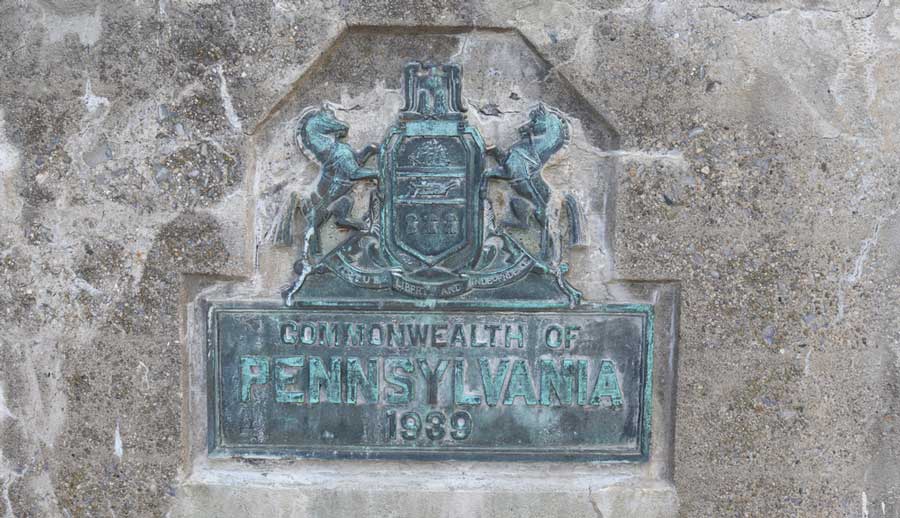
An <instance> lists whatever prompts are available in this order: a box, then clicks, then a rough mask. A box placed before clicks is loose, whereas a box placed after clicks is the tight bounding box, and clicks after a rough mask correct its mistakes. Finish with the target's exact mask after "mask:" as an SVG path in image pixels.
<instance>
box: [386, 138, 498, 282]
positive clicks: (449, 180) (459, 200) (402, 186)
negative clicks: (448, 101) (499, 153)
mask: <svg viewBox="0 0 900 518" xmlns="http://www.w3.org/2000/svg"><path fill="white" fill-rule="evenodd" d="M473 132H474V130H473V129H471V128H468V127H465V126H463V125H461V124H459V121H458V120H429V121H422V122H418V123H415V122H413V123H407V124H406V125H405V127H404V128H403V129H398V130H397V132H396V134H394V135H392V137H389V139H388V143H387V144H388V145H387V146H386V148H387V150H388V152H387V157H386V158H387V160H386V161H385V162H384V163H383V166H384V167H385V170H384V171H383V174H384V179H385V187H386V195H387V200H386V203H385V213H384V218H385V221H384V228H385V230H386V231H387V232H385V235H386V241H385V248H386V249H387V250H388V251H389V252H390V253H391V254H392V255H394V256H395V257H398V258H400V259H401V260H400V261H399V262H400V264H402V265H405V266H412V265H414V264H415V263H416V262H420V263H422V264H421V265H420V266H423V267H438V266H439V267H443V268H445V269H449V270H457V269H459V268H462V267H465V266H468V265H470V264H471V263H472V262H473V260H474V259H475V256H476V255H477V253H478V251H479V250H480V246H481V214H482V203H481V198H480V186H481V173H482V167H483V166H482V163H483V160H482V154H483V151H482V150H481V146H480V145H479V144H480V140H481V139H480V138H476V137H475V136H473ZM410 258H412V259H413V260H412V261H410V260H409V259H410ZM403 259H407V260H403ZM411 263H412V264H411Z"/></svg>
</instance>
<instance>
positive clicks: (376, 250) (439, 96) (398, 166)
mask: <svg viewBox="0 0 900 518" xmlns="http://www.w3.org/2000/svg"><path fill="white" fill-rule="evenodd" d="M403 86H404V95H405V106H403V108H402V110H401V112H400V114H399V116H398V119H397V121H396V123H395V124H394V125H393V126H392V127H391V128H390V130H389V131H388V133H387V136H386V137H385V139H384V141H383V142H382V143H381V144H380V145H375V144H371V145H368V146H366V147H364V148H363V149H361V150H358V151H357V150H354V149H352V148H351V147H350V145H349V144H347V143H346V142H344V141H343V139H344V138H345V137H346V136H347V132H348V131H349V127H348V125H347V124H346V123H344V122H342V121H341V120H339V119H338V118H337V116H336V115H335V113H334V111H333V110H332V109H330V108H329V107H328V106H327V105H326V106H323V107H321V108H311V109H307V110H306V111H305V112H304V114H303V116H302V117H301V118H300V121H299V123H298V127H297V139H296V140H297V143H298V145H299V146H300V147H301V148H302V149H303V151H304V152H306V153H307V154H308V155H311V157H312V158H314V159H315V160H316V161H317V162H318V163H319V165H320V170H321V172H320V177H319V181H318V185H317V187H316V190H315V192H314V193H313V194H312V195H311V196H309V197H308V198H307V199H305V200H302V201H301V202H300V203H296V204H295V205H294V206H292V208H291V211H290V213H289V215H288V217H287V219H286V222H287V223H288V224H287V225H284V229H285V231H284V232H283V233H282V235H283V236H285V238H284V241H285V242H290V241H291V239H290V236H291V233H292V232H293V231H292V229H291V226H290V224H289V223H290V220H291V218H292V216H293V212H294V208H296V209H299V211H300V213H301V214H302V215H303V220H304V221H305V228H304V229H303V232H302V236H303V238H302V244H301V245H300V246H299V247H298V248H299V257H298V260H297V261H296V263H295V265H294V270H295V272H296V274H297V278H296V281H295V282H294V283H293V285H292V286H290V287H289V288H287V289H286V290H285V292H284V294H283V295H284V298H285V303H286V305H288V306H294V305H296V304H300V303H302V302H303V301H310V300H315V301H322V300H338V299H341V300H347V299H358V298H371V299H373V300H396V299H399V300H410V299H412V300H416V299H424V300H429V299H445V300H460V301H462V302H468V303H474V305H475V306H477V305H478V303H479V302H483V301H486V300H504V301H510V300H521V301H524V302H526V303H527V302H528V301H532V302H535V303H536V304H534V305H535V306H539V305H541V303H549V304H553V303H556V304H562V303H564V304H567V305H570V306H574V305H577V304H578V303H579V301H580V297H581V294H580V293H579V292H578V291H577V290H575V289H574V288H573V287H572V286H570V285H569V283H568V282H567V281H566V279H565V273H566V271H567V269H568V268H567V266H566V264H565V263H564V262H563V261H562V260H561V257H560V255H561V254H560V253H558V252H556V253H554V250H557V251H558V250H560V247H561V244H560V241H561V240H562V236H561V235H559V233H554V232H553V231H552V230H551V228H550V223H549V218H548V208H549V207H548V204H549V203H550V199H551V197H550V193H551V191H550V187H549V186H548V184H547V183H546V182H545V181H544V179H543V178H542V177H541V170H542V168H543V166H544V164H545V163H546V162H547V161H548V160H549V159H550V158H551V156H553V155H554V154H555V153H557V152H559V151H560V150H561V149H562V148H563V146H564V145H565V144H566V142H567V141H568V139H569V131H570V129H569V123H568V122H567V121H566V119H565V118H564V117H563V116H562V115H561V114H560V113H559V112H558V111H557V110H555V109H553V108H550V107H548V106H545V105H543V104H541V105H538V106H537V107H535V108H534V109H532V110H531V111H530V113H529V115H528V120H527V122H526V123H525V124H523V125H522V126H521V127H520V128H519V134H520V139H519V140H518V141H517V142H516V143H515V144H514V145H512V146H511V147H510V149H508V150H507V151H503V150H500V149H498V148H496V147H491V148H487V147H486V146H485V143H484V140H483V139H482V136H481V134H480V133H479V131H478V130H477V129H476V128H474V127H473V126H471V125H469V123H468V122H467V120H466V116H465V108H464V107H463V105H462V102H461V89H462V72H461V69H460V67H459V66H457V65H453V64H445V65H430V64H428V65H424V64H421V63H411V64H408V65H407V66H406V67H405V68H404V70H403ZM376 155H377V166H375V167H372V166H369V165H367V164H369V163H370V162H374V161H375V156H376ZM489 161H490V162H492V164H493V165H492V164H491V163H489ZM361 180H375V181H376V182H377V188H376V189H375V190H374V191H373V192H372V195H371V196H370V197H369V207H368V210H367V211H366V215H365V217H363V218H357V219H354V218H353V217H352V215H351V214H352V207H353V201H352V197H351V196H350V193H351V190H352V189H353V186H354V183H355V182H358V181H361ZM504 182H505V183H507V185H508V187H509V191H510V192H511V195H510V199H509V203H508V204H507V206H506V207H504V212H505V213H506V214H505V215H504V217H502V218H501V217H498V216H497V215H496V214H495V209H494V207H493V204H492V203H491V201H490V197H489V196H488V193H489V190H490V189H491V188H495V187H494V186H497V185H500V184H502V183H504ZM566 205H567V206H566V210H567V212H568V214H569V216H570V222H571V225H570V228H569V230H568V237H569V240H576V239H577V233H578V232H580V229H579V228H577V227H578V225H577V224H576V223H577V215H576V214H575V213H577V211H578V208H577V203H576V202H575V200H574V198H572V197H566ZM329 221H331V222H332V223H333V224H335V225H337V226H339V227H342V228H344V229H346V230H349V235H348V237H347V238H346V239H345V240H344V241H342V242H341V243H340V244H338V245H337V246H335V247H334V248H332V249H330V250H323V246H322V240H321V239H320V233H321V232H322V228H323V225H325V224H326V222H329ZM517 228H518V229H519V230H518V233H519V235H521V233H522V232H523V230H522V229H533V231H534V234H535V235H534V236H533V239H531V241H532V242H533V243H534V244H535V245H534V246H531V247H530V248H529V247H528V246H526V245H525V244H524V243H523V242H521V240H520V238H519V239H517V238H514V237H513V234H514V232H512V230H513V229H517ZM297 233H298V234H300V232H297ZM554 243H556V245H557V246H554Z"/></svg>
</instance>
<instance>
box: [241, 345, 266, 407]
mask: <svg viewBox="0 0 900 518" xmlns="http://www.w3.org/2000/svg"><path fill="white" fill-rule="evenodd" d="M268 382H269V359H268V358H266V357H265V356H241V401H247V400H248V399H250V389H251V388H252V387H253V385H264V384H266V383H268Z"/></svg>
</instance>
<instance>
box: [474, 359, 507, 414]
mask: <svg viewBox="0 0 900 518" xmlns="http://www.w3.org/2000/svg"><path fill="white" fill-rule="evenodd" d="M478 364H479V366H480V367H481V384H482V386H483V387H484V401H485V403H487V404H488V406H496V405H497V402H498V401H500V391H501V390H503V382H504V381H505V380H506V371H507V370H508V369H509V360H507V359H505V358H504V359H502V360H500V363H499V364H498V365H497V373H496V374H494V375H491V363H490V361H489V360H488V359H487V358H479V359H478Z"/></svg>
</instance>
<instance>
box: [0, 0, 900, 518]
mask: <svg viewBox="0 0 900 518" xmlns="http://www.w3.org/2000/svg"><path fill="white" fill-rule="evenodd" d="M895 4H896V2H894V1H892V0H848V1H841V0H808V1H799V0H797V1H792V0H783V1H772V2H756V1H754V2H749V1H748V2H741V1H732V0H726V1H721V2H716V3H706V2H699V1H678V0H669V1H655V0H653V1H637V0H634V1H632V0H600V1H597V2H591V1H584V2H574V3H563V2H524V1H521V2H516V1H485V2H415V3H413V2H409V3H404V2H398V1H395V0H383V1H366V2H356V1H352V0H348V1H343V0H342V1H340V2H330V1H324V2H319V1H309V2H305V1H304V2H300V1H296V2H292V1H288V0H273V1H271V2H262V1H259V2H250V1H241V0H235V1H215V0H134V1H99V0H67V1H62V0H9V1H6V2H2V3H0V209H2V210H0V278H2V279H3V283H2V285H3V286H4V288H5V289H2V290H0V329H2V331H0V484H2V486H0V489H2V490H0V510H2V512H3V513H4V515H5V516H6V517H22V516H78V517H80V516H165V515H166V514H167V513H168V512H170V511H171V510H173V509H175V508H176V501H177V500H178V498H179V494H180V492H181V491H182V483H183V481H184V480H186V478H187V477H188V476H189V475H190V471H191V468H192V464H191V459H192V457H191V449H192V448H194V447H196V444H193V443H194V442H195V441H194V439H193V438H192V437H191V430H190V425H189V416H190V415H191V405H192V404H193V403H192V398H191V395H192V394H193V392H194V391H195V390H196V387H194V386H193V384H192V383H191V380H190V377H189V376H188V372H189V370H190V362H191V358H190V356H189V352H188V348H187V345H186V344H187V342H188V340H189V338H190V336H191V334H192V333H194V332H195V330H193V329H191V328H190V327H189V326H188V322H189V319H188V309H187V308H188V303H189V302H192V301H194V300H195V299H196V297H197V295H198V294H200V293H202V292H203V291H204V290H206V289H207V288H208V287H210V286H222V285H225V284H227V283H230V282H234V283H255V284H256V285H258V286H260V287H262V288H264V289H268V290H270V291H271V290H273V289H275V290H277V287H278V286H279V285H280V284H281V283H283V282H284V281H285V280H286V278H287V277H286V276H288V275H289V268H288V267H286V265H289V264H290V260H291V254H290V252H287V251H284V250H278V249H277V248H276V247H273V246H271V245H270V244H269V243H267V241H266V230H267V228H268V225H269V223H270V220H269V219H268V218H271V216H272V214H273V213H274V212H277V207H278V204H279V203H280V202H281V199H280V198H279V196H280V192H281V191H280V190H281V189H282V188H283V187H284V186H285V185H286V184H287V183H289V182H291V181H293V180H290V179H289V178H290V176H291V175H292V174H301V175H304V174H305V175H306V176H307V177H308V178H307V180H303V182H308V181H310V177H311V175H312V174H313V173H312V172H308V173H306V172H303V171H311V170H309V168H306V169H304V168H305V167H306V166H305V165H304V163H303V162H302V161H303V158H302V156H300V155H299V152H298V151H297V150H296V149H292V148H290V147H289V146H288V144H287V143H285V142H281V141H279V140H278V136H277V135H280V134H281V133H280V132H282V131H283V130H285V128H288V126H289V124H290V120H291V117H293V116H295V115H296V113H297V109H299V108H301V107H302V106H304V105H306V104H310V103H318V102H322V101H323V100H328V101H331V102H334V103H339V104H340V106H342V107H343V109H344V110H346V111H345V115H346V116H347V117H348V118H352V117H358V118H359V119H360V120H359V122H355V125H354V128H360V132H361V136H360V138H361V139H362V138H363V136H366V137H367V138H368V136H376V137H377V135H378V131H379V128H380V127H379V126H368V127H367V126H366V125H365V121H364V119H366V115H365V114H371V113H378V111H377V110H378V109H379V107H378V106H376V104H383V105H389V104H390V103H391V102H394V101H392V99H393V100H395V99H396V97H397V95H396V94H397V91H398V88H399V85H398V84H397V83H398V81H397V78H398V77H399V76H398V75H397V74H396V73H395V72H394V70H393V69H391V70H389V71H385V69H386V68H389V67H393V66H394V65H393V64H394V62H395V61H398V60H400V59H401V58H405V57H407V56H418V57H420V58H421V59H428V58H441V59H443V58H449V59H455V60H458V61H461V62H464V65H465V66H466V67H467V68H466V74H467V75H466V77H467V80H468V82H467V83H466V84H467V86H466V88H467V89H471V91H472V92H473V93H472V97H471V98H469V99H467V102H469V103H470V114H471V115H470V116H471V117H472V118H473V119H475V120H477V122H478V124H480V125H481V126H482V127H483V128H487V129H486V130H485V133H486V135H492V134H493V133H491V131H490V128H493V127H496V126H497V125H498V124H499V125H502V124H508V122H507V118H508V119H509V120H518V119H517V117H519V115H517V114H519V111H518V110H520V109H521V108H520V106H519V104H517V101H516V99H515V98H516V97H520V98H521V99H523V101H522V102H524V101H525V100H528V99H544V100H546V101H547V102H551V103H553V104H554V105H557V106H560V107H561V108H562V109H564V110H565V111H566V113H568V114H571V115H572V117H573V119H574V120H576V121H577V123H576V129H577V130H578V135H580V137H579V138H580V140H578V141H577V142H578V145H577V146H573V149H574V150H573V152H575V153H585V154H592V155H595V156H597V157H599V160H601V162H602V163H608V164H609V166H608V167H602V168H600V170H590V171H581V172H578V173H577V174H576V175H575V176H574V177H572V179H571V180H568V181H572V182H576V183H577V182H584V183H583V184H582V185H580V187H581V188H583V189H584V190H585V193H583V196H585V197H586V198H585V199H588V198H589V196H590V194H591V193H593V194H594V195H597V193H601V194H603V196H595V198H594V199H595V200H599V201H597V204H598V206H596V207H593V209H592V210H593V211H594V213H595V214H600V215H602V216H603V221H602V222H600V223H597V224H596V225H594V226H593V227H591V228H592V229H593V232H592V234H593V235H592V237H593V241H592V244H591V246H592V247H593V248H591V252H587V253H586V255H583V256H582V257H581V263H578V264H580V266H581V269H582V271H584V270H586V269H587V270H589V269H590V268H595V269H597V270H598V271H599V270H602V272H603V273H602V277H604V278H606V279H645V280H646V279H650V280H676V281H680V283H681V290H682V295H681V296H682V307H681V339H680V358H679V364H678V371H679V385H678V394H677V413H676V416H677V417H676V419H677V420H676V434H675V477H674V480H675V484H676V487H677V490H678V498H679V500H680V515H681V516H685V517H701V516H765V517H775V516H829V517H830V516H848V517H851V516H852V517H872V518H874V517H897V516H900V451H898V450H900V415H898V412H900V356H898V355H900V333H898V331H897V327H898V324H900V311H898V309H897V308H896V306H895V302H896V301H897V300H898V299H900V281H898V278H900V260H898V255H900V214H898V210H897V208H898V204H900V175H898V174H897V170H898V166H900V158H898V156H900V109H898V108H897V105H898V103H900V5H895ZM492 64H493V65H492ZM379 74H383V75H385V77H388V78H393V79H381V76H380V75H379ZM517 74H519V75H517ZM523 78H529V79H523ZM391 81H394V83H391ZM384 110H386V111H388V112H391V113H392V112H393V108H390V109H389V108H384ZM358 111H359V112H361V113H360V114H358V115H357V112H358ZM379 117H380V116H379ZM510 124H511V122H510ZM504 127H505V126H504ZM370 134H371V135H370ZM355 138H356V137H355V136H354V137H353V138H351V140H354V139H355ZM497 138H498V139H500V138H501V137H499V136H498V137H497ZM360 142H362V140H360ZM562 169H564V168H561V170H562ZM295 170H299V171H301V172H300V173H293V172H292V171H295ZM560 174H562V175H569V174H575V173H571V172H569V171H565V170H562V173H560ZM565 178H569V177H568V176H565ZM303 182H301V183H303ZM592 186H596V187H592ZM599 205H602V206H599ZM591 290H593V291H591ZM602 291H603V287H602V286H600V285H598V286H590V290H589V292H592V293H598V294H599V293H601V292H602ZM509 492H510V494H515V488H514V487H512V488H511V489H509ZM263 496H264V495H263ZM504 498H511V497H509V495H507V496H506V497H504ZM548 498H549V497H548ZM503 501H504V500H501V502H503ZM389 504H390V501H389V500H388V501H387V502H385V503H384V504H383V505H385V506H389ZM248 505H250V504H248ZM497 505H499V504H496V503H495V504H492V505H486V506H485V507H483V508H478V509H469V510H466V511H465V513H463V514H464V515H471V516H476V515H478V513H485V514H483V515H485V516H488V515H490V513H498V514H499V513H501V512H502V508H500V507H497ZM526 505H530V504H526ZM553 505H555V506H565V505H566V499H565V498H559V499H557V500H554V503H553ZM347 509H350V508H349V507H348V508H347ZM572 509H573V513H583V512H587V513H592V512H593V511H595V510H597V508H596V506H593V507H592V506H591V505H590V502H588V501H587V500H585V501H578V502H575V501H573V502H572ZM230 511H233V512H236V513H237V512H241V511H240V510H230ZM362 511H364V510H362ZM279 512H280V513H285V514H284V516H289V515H291V514H290V512H291V511H290V509H273V511H272V515H276V516H277V515H279V514H277V513H279ZM354 512H361V511H360V510H356V509H354ZM435 512H437V513H444V515H446V516H454V514H453V513H452V512H451V511H449V510H447V509H441V508H440V506H439V505H438V506H436V507H435ZM316 515H319V514H316ZM455 515H460V514H455ZM460 516H461V515H460Z"/></svg>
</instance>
